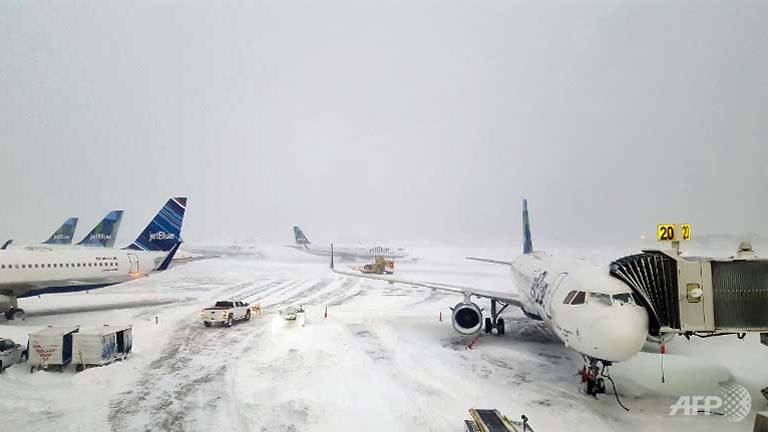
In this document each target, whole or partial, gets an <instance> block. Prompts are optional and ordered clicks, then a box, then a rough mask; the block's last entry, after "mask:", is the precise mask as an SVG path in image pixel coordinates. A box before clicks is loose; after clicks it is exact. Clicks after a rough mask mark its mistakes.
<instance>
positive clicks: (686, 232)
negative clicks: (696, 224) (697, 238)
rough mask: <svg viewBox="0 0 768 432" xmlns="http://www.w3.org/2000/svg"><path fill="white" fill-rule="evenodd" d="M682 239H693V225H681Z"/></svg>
mask: <svg viewBox="0 0 768 432" xmlns="http://www.w3.org/2000/svg"><path fill="white" fill-rule="evenodd" d="M680 237H681V239H683V240H690V239H691V224H680Z"/></svg>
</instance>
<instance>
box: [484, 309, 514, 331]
mask: <svg viewBox="0 0 768 432" xmlns="http://www.w3.org/2000/svg"><path fill="white" fill-rule="evenodd" d="M497 303H498V302H497V301H496V300H491V317H490V318H486V319H485V326H484V330H485V334H491V332H493V329H496V334H497V335H499V336H504V318H499V315H501V313H502V312H504V309H506V308H507V306H509V305H508V304H503V303H502V305H503V306H502V307H501V309H499V310H498V311H497V310H496V306H497Z"/></svg>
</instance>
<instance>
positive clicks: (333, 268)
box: [331, 243, 336, 270]
mask: <svg viewBox="0 0 768 432" xmlns="http://www.w3.org/2000/svg"><path fill="white" fill-rule="evenodd" d="M331 270H336V268H335V267H334V266H333V243H331Z"/></svg>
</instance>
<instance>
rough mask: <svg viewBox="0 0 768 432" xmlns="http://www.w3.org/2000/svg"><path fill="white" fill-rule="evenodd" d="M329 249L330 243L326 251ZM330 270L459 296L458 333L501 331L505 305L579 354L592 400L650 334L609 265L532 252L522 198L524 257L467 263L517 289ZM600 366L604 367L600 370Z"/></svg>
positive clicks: (641, 311)
mask: <svg viewBox="0 0 768 432" xmlns="http://www.w3.org/2000/svg"><path fill="white" fill-rule="evenodd" d="M331 249H333V245H331ZM333 255H334V254H333V252H331V264H330V268H331V271H333V272H335V273H338V274H342V275H346V276H353V277H359V278H367V279H375V280H382V281H387V282H390V283H400V284H406V285H413V286H420V287H425V288H431V289H433V290H441V291H448V292H453V293H456V294H459V295H461V296H462V297H463V299H462V300H461V301H460V302H459V303H458V304H457V305H456V306H455V307H453V308H452V316H451V318H452V322H453V328H454V329H455V330H456V331H457V332H458V333H460V334H463V335H474V334H477V333H480V332H481V330H484V331H485V333H486V334H490V333H491V332H492V331H493V330H494V329H495V330H496V334H497V335H499V336H501V335H503V334H504V332H505V324H504V319H503V318H500V317H499V315H500V314H501V313H502V312H503V311H504V309H506V308H507V307H508V306H514V307H518V308H520V309H521V310H522V312H523V314H525V315H526V316H527V317H528V318H530V319H533V320H536V321H541V322H543V323H544V324H545V325H546V327H547V328H548V329H549V330H550V331H551V332H552V333H554V334H555V335H556V336H557V337H558V338H559V340H560V341H561V342H562V343H563V344H564V345H565V346H566V347H567V348H570V349H572V350H574V351H576V352H578V353H580V354H581V355H582V356H583V358H584V360H585V365H584V368H583V369H582V380H583V381H584V382H585V383H586V392H587V394H589V395H591V396H595V397H596V396H597V394H599V393H604V392H605V382H604V380H603V378H602V377H607V378H608V379H609V378H610V375H607V374H606V373H607V372H608V368H609V367H610V366H611V365H612V364H613V363H614V362H620V361H625V360H629V359H631V358H632V357H634V356H635V355H637V354H638V353H639V352H640V350H641V349H642V348H643V345H644V344H645V341H646V337H647V336H648V320H649V318H648V312H647V310H646V309H645V307H643V306H642V305H641V304H640V302H639V301H638V299H637V298H636V297H635V295H634V294H633V291H632V289H631V288H630V287H629V286H628V285H626V284H625V283H624V282H622V281H620V280H619V279H617V278H615V277H613V276H611V275H610V274H609V268H608V266H596V265H594V264H590V263H588V262H586V261H584V260H569V259H564V258H556V257H553V256H550V255H548V254H546V253H544V252H541V251H535V250H534V249H533V242H532V239H531V229H530V222H529V219H528V202H527V200H523V254H522V255H520V256H519V257H517V258H516V259H514V260H512V261H501V260H494V259H488V258H475V257H472V258H471V259H474V260H477V261H483V262H489V263H493V264H500V265H504V266H509V268H510V269H511V273H512V279H513V283H514V286H515V287H516V288H517V290H512V289H510V290H506V291H498V292H497V291H489V290H482V289H477V288H474V287H469V286H461V285H453V284H445V283H439V282H422V281H410V280H404V279H398V278H392V277H387V276H379V275H373V274H362V273H355V272H351V271H340V270H337V269H336V268H335V267H334V263H333ZM473 297H476V298H484V299H489V300H490V306H491V307H490V317H486V318H485V321H483V308H481V307H480V306H479V305H478V304H477V303H475V302H474V301H473V299H472V298H473ZM601 366H602V367H601Z"/></svg>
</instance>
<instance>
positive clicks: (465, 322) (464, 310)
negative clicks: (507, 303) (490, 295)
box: [452, 302, 483, 335]
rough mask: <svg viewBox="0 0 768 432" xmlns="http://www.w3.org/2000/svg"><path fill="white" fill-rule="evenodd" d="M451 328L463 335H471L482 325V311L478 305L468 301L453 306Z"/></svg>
mask: <svg viewBox="0 0 768 432" xmlns="http://www.w3.org/2000/svg"><path fill="white" fill-rule="evenodd" d="M452 320H453V328H454V329H456V331H457V332H459V333H461V334H463V335H473V334H475V333H477V332H479V331H480V329H481V328H482V327H483V312H482V310H481V309H480V306H478V305H476V304H474V303H472V302H468V303H464V302H462V303H459V304H457V305H456V306H455V307H454V308H453V316H452Z"/></svg>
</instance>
